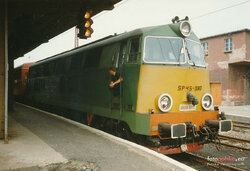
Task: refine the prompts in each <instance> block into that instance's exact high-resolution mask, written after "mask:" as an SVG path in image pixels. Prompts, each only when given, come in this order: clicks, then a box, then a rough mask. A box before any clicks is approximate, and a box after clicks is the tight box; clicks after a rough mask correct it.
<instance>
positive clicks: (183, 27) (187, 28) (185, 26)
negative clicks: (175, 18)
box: [180, 21, 192, 37]
mask: <svg viewBox="0 0 250 171" xmlns="http://www.w3.org/2000/svg"><path fill="white" fill-rule="evenodd" d="M180 31H181V34H182V35H183V36H185V37H187V36H189V35H190V34H191V32H192V30H191V25H190V23H189V22H188V21H182V22H181V24H180Z"/></svg>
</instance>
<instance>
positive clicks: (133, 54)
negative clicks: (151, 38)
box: [128, 37, 140, 63]
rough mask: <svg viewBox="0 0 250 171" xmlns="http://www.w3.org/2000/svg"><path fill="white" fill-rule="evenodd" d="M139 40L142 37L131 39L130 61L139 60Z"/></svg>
mask: <svg viewBox="0 0 250 171" xmlns="http://www.w3.org/2000/svg"><path fill="white" fill-rule="evenodd" d="M139 40H140V38H139V37H138V38H134V39H132V40H131V41H130V48H129V57H128V62H129V63H133V62H136V61H137V57H138V55H139Z"/></svg>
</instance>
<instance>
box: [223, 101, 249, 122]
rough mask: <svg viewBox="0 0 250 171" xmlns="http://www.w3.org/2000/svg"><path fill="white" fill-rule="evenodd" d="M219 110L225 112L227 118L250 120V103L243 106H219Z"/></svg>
mask: <svg viewBox="0 0 250 171" xmlns="http://www.w3.org/2000/svg"><path fill="white" fill-rule="evenodd" d="M219 109H220V111H223V112H225V114H226V118H227V119H232V120H235V121H243V122H250V105H245V106H220V108H219Z"/></svg>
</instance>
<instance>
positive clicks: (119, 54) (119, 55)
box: [111, 41, 127, 114]
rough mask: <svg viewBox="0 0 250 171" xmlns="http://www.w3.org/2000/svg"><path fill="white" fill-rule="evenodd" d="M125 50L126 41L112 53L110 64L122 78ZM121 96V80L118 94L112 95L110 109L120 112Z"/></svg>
mask: <svg viewBox="0 0 250 171" xmlns="http://www.w3.org/2000/svg"><path fill="white" fill-rule="evenodd" d="M126 51H127V42H126V41H124V42H122V43H121V44H120V46H119V48H118V49H117V51H116V52H115V54H114V58H113V60H112V66H114V67H115V68H116V72H118V73H119V74H120V77H122V78H123V63H124V60H125V56H126ZM122 97H123V81H122V82H121V83H120V92H119V94H118V95H112V100H111V109H112V110H119V111H120V114H121V111H122V110H121V108H122Z"/></svg>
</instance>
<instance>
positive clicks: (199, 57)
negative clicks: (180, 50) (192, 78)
mask: <svg viewBox="0 0 250 171" xmlns="http://www.w3.org/2000/svg"><path fill="white" fill-rule="evenodd" d="M186 46H187V51H188V58H189V60H188V62H189V63H190V64H191V65H195V66H205V60H204V54H203V50H202V47H201V44H200V43H198V42H195V41H192V40H189V39H186Z"/></svg>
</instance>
